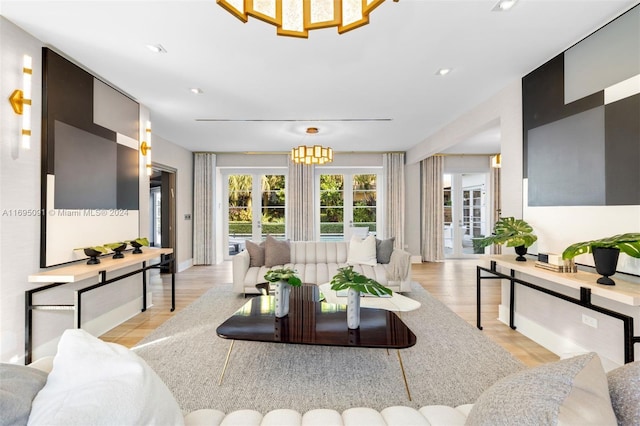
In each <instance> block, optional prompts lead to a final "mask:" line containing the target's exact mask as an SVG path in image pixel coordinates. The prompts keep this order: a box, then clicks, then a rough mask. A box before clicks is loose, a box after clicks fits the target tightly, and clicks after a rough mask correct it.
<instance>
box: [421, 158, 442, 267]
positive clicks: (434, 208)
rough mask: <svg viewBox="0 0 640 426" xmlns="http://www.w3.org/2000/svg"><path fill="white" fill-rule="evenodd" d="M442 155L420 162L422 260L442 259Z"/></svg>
mask: <svg viewBox="0 0 640 426" xmlns="http://www.w3.org/2000/svg"><path fill="white" fill-rule="evenodd" d="M443 170H444V157H442V156H432V157H429V158H427V159H425V160H422V161H421V162H420V181H421V182H420V183H421V194H422V199H421V207H422V208H421V210H422V212H421V213H422V214H421V220H420V222H421V223H420V241H421V244H420V245H421V254H422V260H423V261H424V262H441V261H443V260H444V188H443V179H442V173H443Z"/></svg>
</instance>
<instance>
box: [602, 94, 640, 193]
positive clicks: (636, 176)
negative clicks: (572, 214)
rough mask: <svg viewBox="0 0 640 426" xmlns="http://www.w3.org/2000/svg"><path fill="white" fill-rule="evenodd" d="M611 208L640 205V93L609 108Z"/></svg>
mask: <svg viewBox="0 0 640 426" xmlns="http://www.w3.org/2000/svg"><path fill="white" fill-rule="evenodd" d="M605 117H606V119H605V138H606V141H607V143H606V150H605V158H606V162H605V164H606V166H605V167H606V182H607V204H608V205H620V206H624V205H640V94H639V95H634V96H630V97H628V98H624V99H621V100H619V101H617V102H613V103H611V104H608V105H607V106H606V107H605Z"/></svg>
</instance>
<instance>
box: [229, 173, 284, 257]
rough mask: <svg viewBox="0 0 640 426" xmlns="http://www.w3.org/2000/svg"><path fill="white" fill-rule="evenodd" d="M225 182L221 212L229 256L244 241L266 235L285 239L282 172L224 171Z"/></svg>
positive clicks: (241, 247) (242, 247) (241, 246)
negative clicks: (222, 210) (223, 206)
mask: <svg viewBox="0 0 640 426" xmlns="http://www.w3.org/2000/svg"><path fill="white" fill-rule="evenodd" d="M223 182H225V183H226V188H225V190H226V191H225V199H226V200H227V203H226V206H225V207H226V208H225V210H226V211H225V212H224V218H225V224H224V229H225V235H224V239H225V243H226V244H227V246H228V248H229V251H228V256H233V255H235V254H238V253H239V252H241V251H242V250H243V249H244V246H245V241H246V240H253V241H262V240H263V239H265V238H266V236H267V235H272V236H273V237H275V238H278V239H284V238H285V232H286V208H285V201H286V186H285V182H286V180H285V174H284V173H282V172H278V171H274V172H264V173H259V172H247V173H233V174H232V173H229V174H223Z"/></svg>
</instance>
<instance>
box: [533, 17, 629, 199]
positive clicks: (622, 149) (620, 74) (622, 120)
mask: <svg viewBox="0 0 640 426" xmlns="http://www.w3.org/2000/svg"><path fill="white" fill-rule="evenodd" d="M618 27H621V28H618ZM636 35H640V6H636V7H635V8H633V9H631V10H629V11H628V12H626V13H625V14H623V15H622V16H621V17H619V18H618V19H616V20H614V21H612V22H611V23H609V24H607V25H606V26H605V27H604V28H603V29H601V30H600V31H597V32H595V33H593V34H591V35H590V36H589V37H588V38H587V39H585V40H584V41H583V42H580V43H577V44H576V45H575V46H573V47H572V48H571V49H570V51H567V52H564V53H561V54H559V55H558V56H556V57H555V58H553V59H551V60H550V61H548V62H547V63H545V64H543V65H542V66H540V67H539V68H537V69H536V70H534V71H532V72H531V73H529V74H528V75H526V76H525V77H524V78H523V79H522V113H523V129H522V130H523V143H524V145H523V176H524V177H525V178H528V193H529V198H528V200H529V205H530V206H573V205H577V206H579V205H638V204H640V197H639V185H640V179H638V173H639V172H638V170H639V169H640V156H639V155H638V149H639V148H638V140H639V139H640V129H639V124H638V123H639V122H640V113H639V112H638V107H637V101H636V100H634V99H637V97H638V89H637V84H636V83H637V82H638V81H639V80H640V50H639V49H637V46H638V45H640V41H639V40H640V38H639V39H637V40H635V39H634V40H627V38H628V37H635V36H636ZM612 40H615V43H616V46H615V49H607V46H609V45H611V43H614V41H612ZM610 51H611V52H613V51H615V52H616V54H615V55H613V54H611V55H608V52H610ZM598 57H599V58H600V62H601V63H598V66H597V68H598V70H597V72H594V75H593V76H592V75H587V76H584V78H580V81H578V82H575V84H574V82H573V81H568V80H567V78H568V77H567V74H565V71H566V69H567V66H570V68H571V74H570V75H569V76H574V78H575V75H576V73H580V72H583V73H586V74H589V73H590V72H591V69H592V68H595V65H592V66H587V65H585V64H593V63H594V61H597V59H596V58H598ZM616 58H617V59H616ZM567 61H569V63H568V62H567ZM618 67H619V68H620V69H618ZM633 73H636V74H635V75H634V74H633ZM630 75H632V76H631V77H629V76H630ZM634 78H635V79H636V80H633V79H634ZM633 81H635V82H636V83H632V82H633ZM567 85H572V87H571V88H570V90H569V92H570V96H571V98H570V100H571V101H570V102H568V101H567V98H566V96H567V95H566V91H565V89H566V88H567ZM604 85H607V86H606V87H603V86H604ZM590 90H595V92H594V93H589V91H590ZM576 94H583V95H584V96H583V97H581V98H579V99H576V100H573V99H574V98H575V97H576V96H577V95H576ZM595 110H599V111H601V112H602V114H600V113H599V114H598V119H597V120H595V118H593V117H592V118H589V119H587V120H585V119H584V117H587V116H590V113H589V112H590V111H595ZM605 111H606V113H605ZM589 120H594V121H589ZM558 156H560V157H558ZM559 159H562V161H563V162H564V163H565V165H563V164H560V163H559ZM574 166H576V167H574ZM600 174H602V176H600ZM598 179H601V180H598ZM629 180H633V183H630V182H629ZM554 182H555V184H554Z"/></svg>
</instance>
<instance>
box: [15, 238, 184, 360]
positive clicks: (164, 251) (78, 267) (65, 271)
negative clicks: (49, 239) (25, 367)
mask: <svg viewBox="0 0 640 426" xmlns="http://www.w3.org/2000/svg"><path fill="white" fill-rule="evenodd" d="M124 253H125V257H124V258H122V259H113V258H112V256H110V255H107V256H104V257H101V258H100V263H99V264H97V265H87V262H86V260H82V261H79V262H75V263H73V264H70V265H68V266H63V267H61V268H55V269H50V270H46V271H42V272H39V273H37V274H33V275H29V277H28V281H29V282H30V283H42V284H45V285H42V286H40V287H36V288H34V289H31V290H27V291H25V292H24V293H25V364H29V363H30V362H31V352H32V349H33V348H32V339H33V316H32V314H33V311H34V310H64V311H75V315H74V321H73V325H74V327H75V328H81V318H82V316H81V315H82V294H84V293H86V292H88V291H91V290H94V289H96V288H99V287H103V286H105V285H108V284H111V283H114V282H116V281H120V280H122V279H124V278H128V277H130V276H132V275H135V274H139V273H142V309H141V312H144V311H146V309H147V274H145V273H144V272H145V271H147V270H149V269H159V268H161V267H163V266H169V269H170V271H171V311H172V312H173V311H174V310H175V307H176V303H175V299H176V276H175V258H174V256H173V249H171V248H153V247H144V248H143V249H142V253H138V254H133V253H132V252H131V251H126V252H124ZM158 257H159V258H160V259H161V260H160V262H159V263H155V264H153V265H149V266H147V261H149V260H151V259H155V258H158ZM140 264H141V267H140V268H138V269H136V270H134V271H131V272H127V273H124V274H121V275H116V276H114V277H111V278H109V279H107V272H117V271H118V270H120V269H123V268H127V267H129V266H136V265H140ZM91 278H96V279H97V280H98V282H97V283H96V284H92V285H89V286H87V287H83V288H81V289H78V290H75V291H74V298H73V299H74V300H73V304H59V305H37V304H36V305H34V304H33V295H34V294H35V293H39V292H41V291H45V290H49V289H52V288H54V287H58V286H61V285H64V284H69V283H76V282H79V281H82V280H87V279H91Z"/></svg>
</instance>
